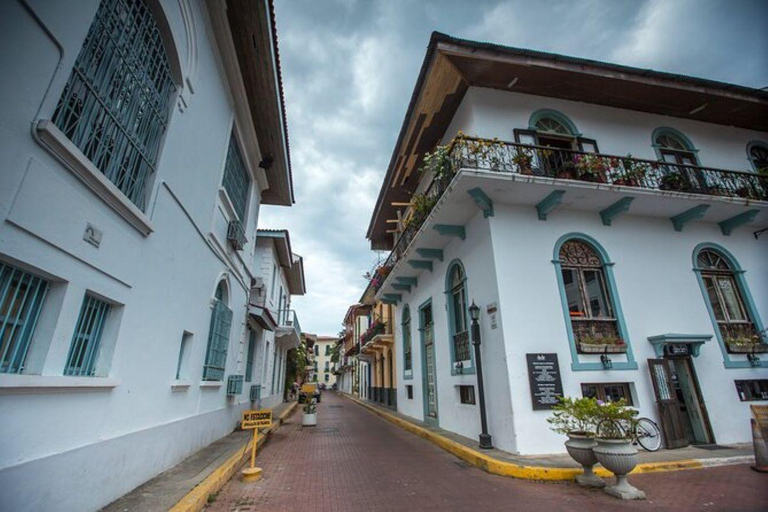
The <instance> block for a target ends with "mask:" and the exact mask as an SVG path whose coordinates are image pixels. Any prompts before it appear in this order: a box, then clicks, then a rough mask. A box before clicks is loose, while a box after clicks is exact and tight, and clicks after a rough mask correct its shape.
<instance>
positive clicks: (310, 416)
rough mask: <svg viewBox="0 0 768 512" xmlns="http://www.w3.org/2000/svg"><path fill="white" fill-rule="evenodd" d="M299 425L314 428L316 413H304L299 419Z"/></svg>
mask: <svg viewBox="0 0 768 512" xmlns="http://www.w3.org/2000/svg"><path fill="white" fill-rule="evenodd" d="M301 424H302V425H303V426H305V427H314V426H316V425H317V413H316V412H313V413H306V412H305V413H304V415H303V416H302V418H301Z"/></svg>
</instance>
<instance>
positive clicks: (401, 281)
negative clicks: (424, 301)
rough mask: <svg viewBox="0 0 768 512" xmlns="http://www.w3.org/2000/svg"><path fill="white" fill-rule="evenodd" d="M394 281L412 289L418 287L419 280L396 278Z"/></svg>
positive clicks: (414, 278)
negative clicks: (407, 285)
mask: <svg viewBox="0 0 768 512" xmlns="http://www.w3.org/2000/svg"><path fill="white" fill-rule="evenodd" d="M395 281H397V282H399V283H403V284H409V285H411V286H413V287H414V288H415V287H417V286H418V285H419V280H418V278H416V277H396V278H395Z"/></svg>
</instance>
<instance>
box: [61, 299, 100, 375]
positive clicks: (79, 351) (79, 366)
mask: <svg viewBox="0 0 768 512" xmlns="http://www.w3.org/2000/svg"><path fill="white" fill-rule="evenodd" d="M109 309H110V307H109V304H107V303H106V302H104V301H103V300H99V299H97V298H96V297H92V296H90V295H88V294H86V295H85V298H84V299H83V305H82V307H81V308H80V317H79V318H78V319H77V327H75V334H74V335H73V336H72V344H71V345H70V347H69V355H68V356H67V364H66V366H65V367H64V375H81V376H82V375H86V376H90V375H93V374H94V372H95V370H96V357H97V356H98V353H99V345H100V344H101V334H102V332H103V330H104V322H105V320H106V318H107V314H108V313H109Z"/></svg>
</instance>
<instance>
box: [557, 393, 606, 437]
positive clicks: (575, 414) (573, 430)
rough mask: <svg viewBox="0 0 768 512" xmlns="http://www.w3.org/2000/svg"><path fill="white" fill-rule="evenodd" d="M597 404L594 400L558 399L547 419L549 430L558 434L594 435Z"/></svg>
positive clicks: (565, 397)
mask: <svg viewBox="0 0 768 512" xmlns="http://www.w3.org/2000/svg"><path fill="white" fill-rule="evenodd" d="M597 408H598V403H597V400H596V399H594V398H586V397H584V398H572V397H569V396H563V397H560V400H559V401H558V403H557V405H555V406H554V407H553V409H552V410H553V411H554V412H553V413H552V416H550V417H549V418H547V423H549V425H550V427H549V428H550V429H552V430H553V431H554V432H557V433H558V434H580V435H587V436H590V435H594V434H595V428H596V426H597Z"/></svg>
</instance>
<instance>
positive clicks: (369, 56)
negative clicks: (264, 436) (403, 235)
mask: <svg viewBox="0 0 768 512" xmlns="http://www.w3.org/2000/svg"><path fill="white" fill-rule="evenodd" d="M275 10H276V15H277V33H278V38H279V43H278V46H279V51H280V60H281V65H282V78H283V87H284V89H285V101H286V111H287V124H288V137H289V140H290V150H291V161H292V168H293V181H294V188H295V193H296V204H295V205H294V206H293V207H292V208H284V207H274V206H273V207H265V208H263V210H262V214H261V215H262V216H261V219H260V221H259V224H260V226H259V227H266V228H274V229H277V228H287V229H289V230H290V236H291V246H292V248H293V250H294V252H296V253H297V254H300V255H302V256H303V257H304V271H305V275H306V283H307V294H306V295H305V296H303V297H295V298H294V299H293V303H292V307H293V308H294V309H295V310H296V311H297V315H298V317H299V322H300V324H301V327H302V330H303V331H304V332H312V333H316V334H321V335H323V334H324V335H334V334H336V333H337V332H338V331H339V330H340V329H341V323H342V320H343V318H344V314H345V313H346V311H347V308H348V307H349V306H350V305H352V304H355V303H357V301H358V300H359V299H360V296H361V294H362V292H363V290H364V289H365V287H366V285H367V282H366V280H365V279H364V278H363V274H365V273H366V272H367V271H369V270H371V269H372V268H373V267H375V265H376V264H377V262H378V261H379V260H383V259H385V258H386V253H377V252H374V251H371V250H370V245H369V243H368V240H367V239H366V238H365V234H366V231H367V228H368V223H369V221H370V218H371V214H372V212H373V207H374V205H375V203H376V198H377V196H378V193H379V189H380V188H381V183H382V181H383V179H384V175H385V173H386V171H387V166H388V164H389V159H390V157H391V155H392V151H393V149H394V144H395V142H396V140H397V136H398V134H399V131H400V127H401V125H402V122H403V119H404V117H405V111H406V108H407V106H408V102H409V100H410V97H411V93H412V91H413V87H414V85H415V83H416V78H417V76H418V73H419V69H420V67H421V63H422V61H423V59H424V55H425V52H426V48H427V44H428V43H429V38H430V34H431V33H432V31H434V30H437V31H439V32H444V33H446V34H449V35H452V36H456V37H460V38H465V39H473V40H478V41H488V42H494V43H499V44H504V45H509V46H516V47H521V48H528V49H534V50H543V51H549V52H555V53H560V54H564V55H570V56H574V57H584V58H590V59H596V60H600V61H605V62H612V63H617V64H625V65H629V66H636V67H642V68H651V69H655V70H659V71H668V72H673V73H679V74H684V75H691V76H698V77H703V78H709V79H713V80H720V81H723V82H730V83H735V84H739V85H745V86H749V87H755V88H761V87H766V86H768V1H766V0H762V1H761V0H756V1H748V0H729V1H710V0H665V1H659V0H649V1H624V0H606V1H597V0H581V1H578V2H577V1H558V0H539V1H532V0H531V1H523V0H514V1H500V0H472V1H458V0H433V1H425V0H275Z"/></svg>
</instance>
